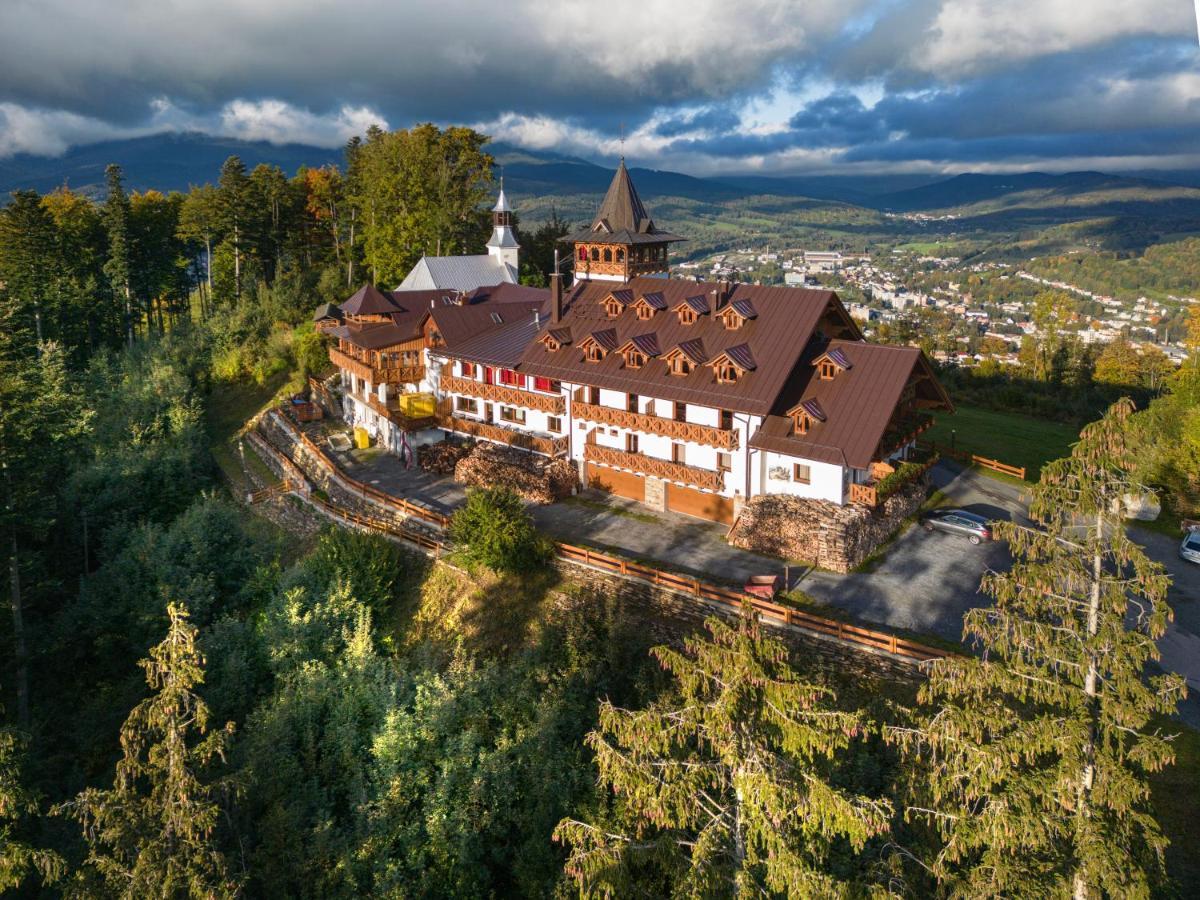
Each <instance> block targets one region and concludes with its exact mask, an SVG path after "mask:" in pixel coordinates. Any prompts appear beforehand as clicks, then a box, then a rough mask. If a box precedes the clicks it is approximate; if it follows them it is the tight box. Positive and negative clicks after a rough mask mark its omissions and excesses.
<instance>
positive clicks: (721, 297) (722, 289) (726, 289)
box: [717, 278, 733, 306]
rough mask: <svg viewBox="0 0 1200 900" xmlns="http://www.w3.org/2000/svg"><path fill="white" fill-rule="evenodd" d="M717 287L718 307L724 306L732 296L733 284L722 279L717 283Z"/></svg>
mask: <svg viewBox="0 0 1200 900" xmlns="http://www.w3.org/2000/svg"><path fill="white" fill-rule="evenodd" d="M717 287H718V289H719V292H718V294H717V300H718V301H720V303H719V305H720V306H724V305H725V304H727V303H728V302H729V298H730V297H731V296H732V295H733V284H732V283H731V282H730V281H729V280H728V279H725V278H722V279H721V280H720V281H719V282H717Z"/></svg>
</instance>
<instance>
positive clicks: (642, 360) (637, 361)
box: [625, 350, 646, 369]
mask: <svg viewBox="0 0 1200 900" xmlns="http://www.w3.org/2000/svg"><path fill="white" fill-rule="evenodd" d="M645 364H646V357H645V356H644V355H643V354H642V353H641V352H639V351H637V350H629V351H626V353H625V365H626V366H628V367H629V368H630V369H640V368H641V367H642V366H644V365H645Z"/></svg>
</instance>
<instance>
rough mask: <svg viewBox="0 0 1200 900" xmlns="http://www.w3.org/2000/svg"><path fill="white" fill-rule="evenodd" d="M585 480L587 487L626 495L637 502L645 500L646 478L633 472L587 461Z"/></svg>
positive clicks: (622, 495) (620, 495) (621, 495)
mask: <svg viewBox="0 0 1200 900" xmlns="http://www.w3.org/2000/svg"><path fill="white" fill-rule="evenodd" d="M587 480H588V487H590V488H595V489H596V490H598V491H604V492H605V493H607V494H616V495H617V496H618V497H628V498H629V499H630V500H636V501H637V502H638V503H645V502H646V480H645V478H643V477H642V476H641V475H636V474H634V473H633V472H622V471H620V470H618V469H610V468H608V467H607V466H597V465H595V464H594V463H588V466H587Z"/></svg>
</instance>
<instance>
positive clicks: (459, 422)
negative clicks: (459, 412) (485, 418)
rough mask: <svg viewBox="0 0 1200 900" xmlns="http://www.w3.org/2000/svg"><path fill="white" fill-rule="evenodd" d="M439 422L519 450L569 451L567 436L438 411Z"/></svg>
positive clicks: (553, 454) (552, 453)
mask: <svg viewBox="0 0 1200 900" xmlns="http://www.w3.org/2000/svg"><path fill="white" fill-rule="evenodd" d="M437 424H438V426H439V427H441V428H445V429H446V430H447V431H453V432H455V433H457V434H466V435H470V436H471V437H477V438H482V439H483V440H485V441H495V442H496V443H498V444H508V446H510V447H516V448H517V449H519V450H531V451H533V452H534V453H540V454H542V455H543V456H549V457H558V456H564V455H565V454H566V452H567V436H566V435H565V434H564V435H561V436H559V437H550V436H548V435H539V434H532V433H530V432H528V431H518V430H517V429H515V428H505V427H504V426H503V425H495V424H492V423H491V422H480V421H478V420H476V419H467V418H464V417H462V416H456V415H453V414H451V413H446V412H445V411H443V410H439V411H438V415H437Z"/></svg>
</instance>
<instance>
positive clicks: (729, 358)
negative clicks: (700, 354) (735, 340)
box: [708, 344, 757, 384]
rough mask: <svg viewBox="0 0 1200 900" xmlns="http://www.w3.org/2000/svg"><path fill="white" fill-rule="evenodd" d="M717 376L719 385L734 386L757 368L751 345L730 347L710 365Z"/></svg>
mask: <svg viewBox="0 0 1200 900" xmlns="http://www.w3.org/2000/svg"><path fill="white" fill-rule="evenodd" d="M708 364H709V365H710V366H712V367H713V374H715V375H716V376H717V384H733V383H734V382H736V381H737V380H738V379H739V378H741V377H742V376H743V375H745V374H746V373H747V372H749V371H751V370H753V369H754V368H755V367H756V365H757V364H756V363H755V361H754V354H753V353H751V352H750V345H749V344H738V345H737V346H735V347H730V348H729V349H728V350H725V351H724V352H723V353H721V354H720V355H719V356H718V357H716V358H715V359H713V360H711V361H710V362H709V363H708Z"/></svg>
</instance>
